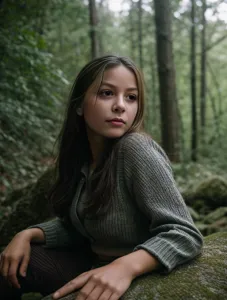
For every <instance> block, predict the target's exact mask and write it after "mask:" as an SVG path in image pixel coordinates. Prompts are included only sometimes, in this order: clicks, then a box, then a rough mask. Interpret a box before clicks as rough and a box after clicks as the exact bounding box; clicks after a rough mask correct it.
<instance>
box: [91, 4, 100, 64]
mask: <svg viewBox="0 0 227 300" xmlns="http://www.w3.org/2000/svg"><path fill="white" fill-rule="evenodd" d="M89 14H90V38H91V58H92V59H93V58H96V57H98V56H99V54H98V53H99V50H98V33H97V25H98V16H97V12H96V4H95V0H89Z"/></svg>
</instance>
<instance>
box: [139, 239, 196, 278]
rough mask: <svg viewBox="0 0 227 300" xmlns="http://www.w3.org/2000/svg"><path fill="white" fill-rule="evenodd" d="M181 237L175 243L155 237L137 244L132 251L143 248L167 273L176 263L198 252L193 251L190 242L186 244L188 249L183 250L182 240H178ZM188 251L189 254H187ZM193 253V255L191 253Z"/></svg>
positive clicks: (180, 262) (182, 261) (178, 263)
mask: <svg viewBox="0 0 227 300" xmlns="http://www.w3.org/2000/svg"><path fill="white" fill-rule="evenodd" d="M180 239H181V238H179V239H178V240H176V241H175V243H176V244H177V247H176V244H175V245H173V243H170V242H169V241H168V240H163V239H162V238H159V237H156V238H155V239H151V240H148V241H146V242H145V243H143V244H140V245H137V246H136V247H135V248H134V249H133V251H136V250H139V249H144V250H146V251H147V252H149V253H150V254H151V255H153V256H154V257H155V258H156V259H157V260H158V261H159V262H160V263H161V264H162V265H163V266H164V268H165V269H164V272H166V273H169V272H171V271H172V269H173V268H174V267H176V265H180V264H182V263H185V262H186V261H188V260H190V259H191V258H192V257H193V256H196V255H197V254H198V253H195V252H196V251H195V247H194V246H193V245H192V244H191V245H190V246H191V247H190V246H189V245H187V246H188V247H189V248H190V249H187V250H186V251H185V245H184V241H183V239H182V241H180ZM188 252H190V256H188ZM192 253H194V255H192Z"/></svg>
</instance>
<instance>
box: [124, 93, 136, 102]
mask: <svg viewBox="0 0 227 300" xmlns="http://www.w3.org/2000/svg"><path fill="white" fill-rule="evenodd" d="M127 98H128V99H129V100H130V101H136V100H137V98H138V96H137V95H135V94H130V95H128V96H127Z"/></svg>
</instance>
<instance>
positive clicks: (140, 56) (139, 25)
mask: <svg viewBox="0 0 227 300" xmlns="http://www.w3.org/2000/svg"><path fill="white" fill-rule="evenodd" d="M142 41H143V32H142V0H139V1H138V46H139V64H140V68H141V69H143V46H142Z"/></svg>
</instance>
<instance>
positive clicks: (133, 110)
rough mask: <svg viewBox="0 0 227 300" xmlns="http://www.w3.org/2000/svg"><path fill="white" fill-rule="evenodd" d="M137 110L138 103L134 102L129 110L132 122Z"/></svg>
mask: <svg viewBox="0 0 227 300" xmlns="http://www.w3.org/2000/svg"><path fill="white" fill-rule="evenodd" d="M137 112H138V103H136V104H135V106H133V107H131V110H130V119H131V122H132V123H133V121H134V120H135V117H136V114H137Z"/></svg>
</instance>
